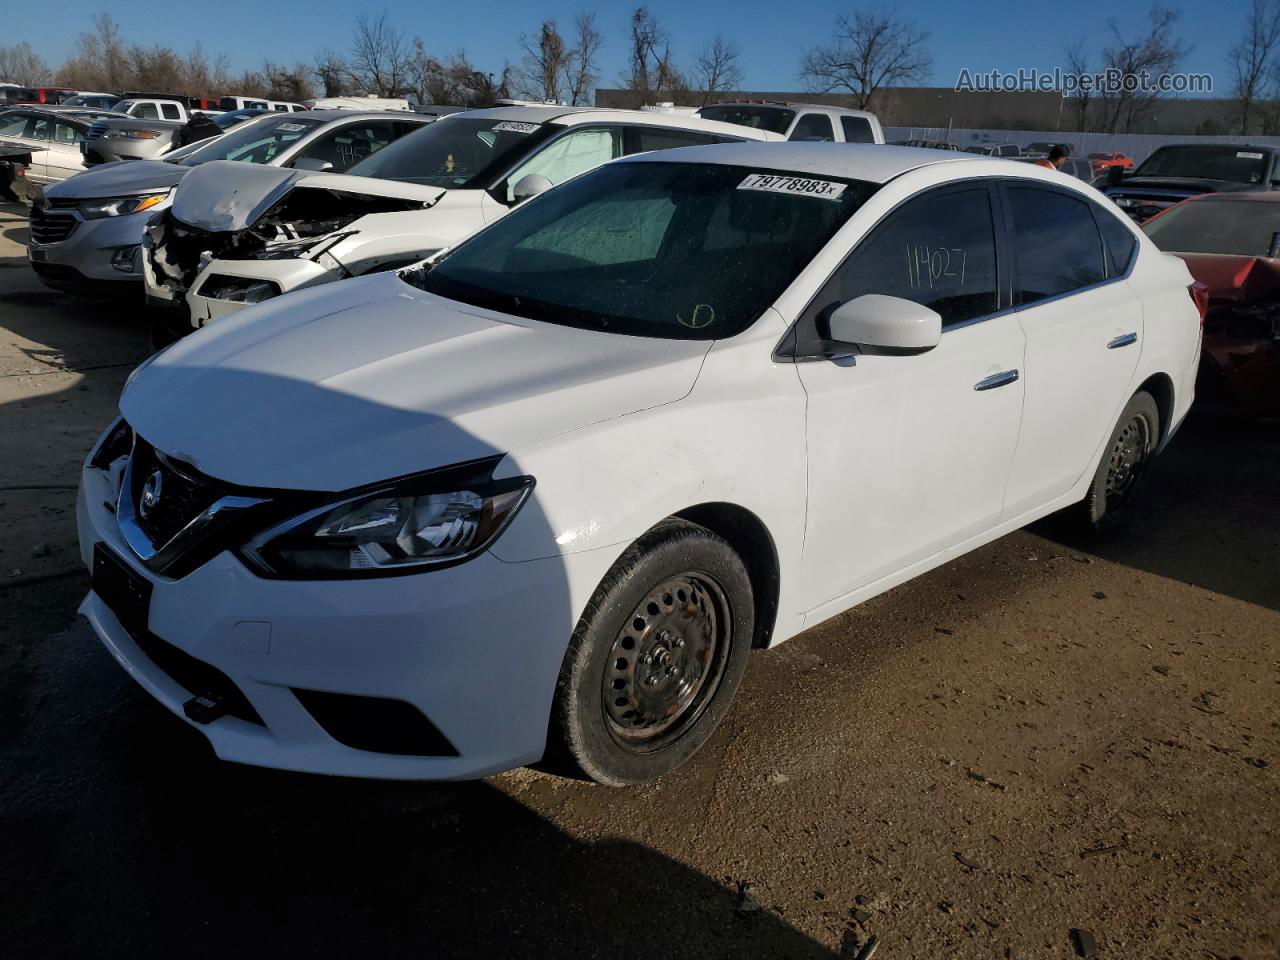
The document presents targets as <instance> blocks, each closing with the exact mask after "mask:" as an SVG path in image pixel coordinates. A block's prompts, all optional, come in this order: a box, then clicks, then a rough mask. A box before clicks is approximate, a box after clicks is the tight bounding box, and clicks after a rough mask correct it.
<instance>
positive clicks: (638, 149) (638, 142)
mask: <svg viewBox="0 0 1280 960" xmlns="http://www.w3.org/2000/svg"><path fill="white" fill-rule="evenodd" d="M623 138H624V140H623V147H624V149H625V151H626V154H627V156H631V154H633V153H648V152H649V151H651V150H670V149H671V148H673V147H696V146H699V145H701V144H707V143H720V142H721V138H720V137H717V136H713V135H712V134H709V133H696V132H694V131H692V130H661V129H656V128H654V127H628V128H626V129H625V130H624V131H623Z"/></svg>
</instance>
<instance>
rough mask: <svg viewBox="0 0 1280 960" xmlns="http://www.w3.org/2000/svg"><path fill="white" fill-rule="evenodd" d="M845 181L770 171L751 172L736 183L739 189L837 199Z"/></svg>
mask: <svg viewBox="0 0 1280 960" xmlns="http://www.w3.org/2000/svg"><path fill="white" fill-rule="evenodd" d="M847 186H848V184H847V183H836V182H834V181H832V180H807V179H805V178H804V177H780V176H778V175H777V174H772V173H751V174H748V175H747V178H746V179H745V180H743V181H742V182H741V183H740V184H738V189H739V190H764V191H765V192H767V193H791V194H795V195H796V196H801V197H820V198H822V199H823V200H839V199H840V194H842V193H844V189H845V187H847Z"/></svg>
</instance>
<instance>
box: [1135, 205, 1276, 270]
mask: <svg viewBox="0 0 1280 960" xmlns="http://www.w3.org/2000/svg"><path fill="white" fill-rule="evenodd" d="M1142 230H1143V232H1144V233H1146V235H1147V236H1149V237H1150V238H1151V239H1152V240H1153V241H1155V245H1156V246H1157V247H1159V248H1160V249H1161V250H1167V251H1169V252H1174V251H1177V252H1179V253H1233V254H1239V255H1242V256H1250V257H1265V256H1266V255H1267V252H1268V251H1269V250H1270V249H1271V238H1272V237H1273V236H1274V235H1275V234H1276V233H1277V232H1280V203H1267V202H1263V201H1256V202H1255V201H1246V200H1193V201H1191V202H1188V203H1183V204H1180V205H1179V206H1176V207H1173V208H1171V209H1170V210H1169V211H1168V212H1167V213H1163V214H1161V215H1160V216H1158V217H1156V218H1155V219H1153V220H1150V221H1148V222H1147V223H1144V224H1143V225H1142Z"/></svg>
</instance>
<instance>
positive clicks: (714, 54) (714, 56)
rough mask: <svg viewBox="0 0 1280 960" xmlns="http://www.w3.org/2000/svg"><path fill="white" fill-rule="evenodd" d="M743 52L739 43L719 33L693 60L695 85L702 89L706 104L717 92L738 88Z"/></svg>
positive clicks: (740, 81) (740, 78) (703, 100)
mask: <svg viewBox="0 0 1280 960" xmlns="http://www.w3.org/2000/svg"><path fill="white" fill-rule="evenodd" d="M739 56H741V52H740V51H739V50H738V45H737V44H736V43H734V42H733V41H732V40H728V39H726V38H725V37H724V36H723V35H722V34H719V33H717V34H716V35H715V39H713V40H712V41H711V42H710V43H708V44H707V45H706V46H705V47H703V48H702V49H701V50H699V51H698V55H697V56H696V57H695V58H694V61H693V82H694V86H695V87H696V88H698V89H701V90H702V102H703V104H704V105H705V104H706V103H707V102H708V101H710V100H711V98H712V97H713V96H714V95H715V94H717V93H727V92H728V91H730V90H736V89H737V88H738V87H739V86H740V85H741V84H742V68H741V67H739V66H738V57H739Z"/></svg>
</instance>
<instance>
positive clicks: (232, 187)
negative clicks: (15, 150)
mask: <svg viewBox="0 0 1280 960" xmlns="http://www.w3.org/2000/svg"><path fill="white" fill-rule="evenodd" d="M780 139H782V138H781V136H780V135H778V134H774V133H771V132H768V131H764V130H752V129H748V128H744V127H741V126H738V125H736V124H730V123H721V122H716V121H711V120H703V119H700V118H698V117H682V116H671V115H664V114H654V113H647V112H642V111H638V110H596V109H591V108H586V107H578V108H569V107H558V106H520V107H498V108H494V109H492V110H473V111H468V112H466V113H462V114H455V115H452V116H449V117H446V118H445V119H443V120H441V121H438V122H437V123H435V124H433V125H432V126H431V127H430V128H428V129H426V130H423V131H420V132H419V133H415V134H413V135H411V136H408V137H405V138H404V139H403V140H402V141H401V142H398V143H396V144H393V145H392V146H391V147H389V148H387V149H386V150H382V151H379V153H378V154H377V155H376V156H373V157H370V158H369V159H368V160H365V161H363V162H361V163H359V164H357V165H356V166H354V167H352V168H351V169H350V170H349V171H348V172H347V174H346V175H345V176H339V175H336V174H331V173H328V172H324V171H319V170H310V171H308V170H296V169H295V170H282V169H276V168H266V167H257V168H253V169H250V168H248V167H245V166H243V165H234V164H226V163H210V164H206V165H204V166H203V167H201V168H199V169H196V170H193V171H192V172H191V173H190V174H188V176H187V177H186V178H185V179H184V180H183V181H182V184H181V185H180V186H179V188H178V190H177V192H176V193H175V195H174V199H173V205H172V208H171V209H170V210H168V211H166V212H164V213H163V214H161V215H159V216H157V217H156V218H155V219H154V220H153V221H152V222H151V224H150V226H149V228H148V230H147V238H146V240H145V242H144V250H145V254H144V256H143V269H144V275H145V280H146V289H147V299H148V301H150V302H151V303H152V304H156V305H173V306H176V307H178V308H179V309H180V308H181V307H182V306H183V305H184V303H185V305H186V307H187V308H188V310H189V316H190V325H191V326H192V327H201V326H203V325H204V324H206V323H208V322H210V321H212V320H216V319H218V318H219V317H222V316H225V315H226V314H228V313H231V312H233V311H235V310H238V309H240V308H242V307H245V306H248V305H249V304H252V303H258V302H261V301H263V300H269V299H271V298H272V297H275V296H279V295H280V294H282V293H286V292H288V291H290V290H295V289H298V288H300V287H310V286H315V285H316V284H319V283H327V282H328V281H331V280H341V279H343V278H345V277H354V276H361V275H364V274H369V273H377V272H380V271H386V270H392V269H397V268H400V267H404V266H407V265H409V264H413V263H416V262H418V261H420V260H423V259H425V258H427V257H429V256H431V255H432V254H434V253H436V252H438V251H439V250H441V249H444V248H445V247H449V246H452V245H453V244H455V243H457V242H458V241H459V240H461V239H463V238H464V237H466V236H468V235H469V234H471V233H473V232H474V231H476V230H478V229H480V228H481V227H483V226H485V225H486V224H489V223H493V222H494V221H495V220H498V219H499V218H501V217H502V216H504V215H505V214H506V213H508V212H509V211H510V210H511V208H512V207H514V206H515V205H516V204H517V203H519V202H520V201H522V200H525V199H527V198H529V197H532V196H534V195H536V194H538V193H541V192H542V191H544V190H546V189H548V188H550V187H552V186H554V185H556V184H558V183H561V182H563V181H565V180H568V179H569V178H570V177H574V176H577V175H578V174H580V173H584V172H585V171H587V170H590V169H592V168H594V167H597V166H599V165H600V164H602V163H605V162H607V161H609V160H613V159H615V158H617V157H622V156H630V155H632V154H638V153H647V152H650V151H653V150H665V149H668V148H670V147H684V146H695V145H702V144H712V143H731V142H740V141H743V140H780Z"/></svg>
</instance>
